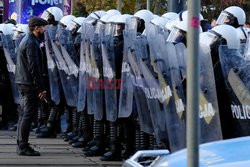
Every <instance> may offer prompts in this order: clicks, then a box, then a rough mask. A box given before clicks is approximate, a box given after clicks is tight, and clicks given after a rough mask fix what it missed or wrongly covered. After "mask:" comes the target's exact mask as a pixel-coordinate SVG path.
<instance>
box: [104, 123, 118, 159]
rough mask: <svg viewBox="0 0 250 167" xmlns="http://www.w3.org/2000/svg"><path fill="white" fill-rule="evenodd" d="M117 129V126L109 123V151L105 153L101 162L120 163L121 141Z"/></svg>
mask: <svg viewBox="0 0 250 167" xmlns="http://www.w3.org/2000/svg"><path fill="white" fill-rule="evenodd" d="M118 129H119V127H118V126H117V124H115V123H112V122H110V129H109V130H110V151H108V152H106V153H105V154H104V155H103V156H102V157H101V158H100V160H101V161H121V160H122V158H121V150H122V149H121V141H120V138H119V136H118V134H119V130H118Z"/></svg>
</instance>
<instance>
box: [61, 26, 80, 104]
mask: <svg viewBox="0 0 250 167" xmlns="http://www.w3.org/2000/svg"><path fill="white" fill-rule="evenodd" d="M57 35H58V36H57V37H58V42H59V43H58V45H59V47H60V50H61V53H62V56H63V59H64V60H65V63H66V65H67V67H68V76H67V79H68V81H69V84H70V88H71V91H72V95H73V101H74V106H77V102H78V86H79V85H78V73H79V70H78V66H77V55H76V51H75V47H74V44H73V40H72V36H71V33H70V31H68V30H65V28H63V27H60V26H59V27H58V30H57Z"/></svg>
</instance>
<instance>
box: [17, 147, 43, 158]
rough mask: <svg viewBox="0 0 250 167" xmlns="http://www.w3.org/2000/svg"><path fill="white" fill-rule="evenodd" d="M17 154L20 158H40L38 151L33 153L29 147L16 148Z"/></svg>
mask: <svg viewBox="0 0 250 167" xmlns="http://www.w3.org/2000/svg"><path fill="white" fill-rule="evenodd" d="M17 154H18V155H22V156H40V153H39V152H38V151H35V150H34V149H33V148H31V147H30V146H27V147H25V148H22V149H21V148H19V147H18V148H17Z"/></svg>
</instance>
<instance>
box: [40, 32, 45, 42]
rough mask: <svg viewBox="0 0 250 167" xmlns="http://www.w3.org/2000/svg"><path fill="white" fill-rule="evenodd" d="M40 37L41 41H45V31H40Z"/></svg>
mask: <svg viewBox="0 0 250 167" xmlns="http://www.w3.org/2000/svg"><path fill="white" fill-rule="evenodd" d="M38 39H39V40H40V41H44V40H45V35H44V33H40V32H39V35H38Z"/></svg>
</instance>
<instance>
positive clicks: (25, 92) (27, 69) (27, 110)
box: [15, 17, 47, 156]
mask: <svg viewBox="0 0 250 167" xmlns="http://www.w3.org/2000/svg"><path fill="white" fill-rule="evenodd" d="M46 25H47V21H45V20H43V19H41V18H38V17H33V18H31V19H30V20H29V30H30V32H29V34H27V35H26V36H25V37H24V38H23V40H22V41H21V43H20V45H19V48H18V52H17V63H16V76H15V82H16V83H17V84H18V89H19V91H20V93H21V110H22V111H21V114H20V117H19V120H18V128H17V145H18V148H17V154H18V155H26V156H39V155H40V153H39V152H37V151H35V150H34V149H33V148H31V147H30V146H29V143H28V140H29V133H30V128H31V122H32V120H33V119H34V118H35V116H36V113H37V110H38V102H39V100H44V101H46V99H45V98H46V91H45V90H46V89H45V86H44V81H43V77H42V62H41V57H42V51H41V48H40V39H41V37H42V36H43V33H44V31H45V26H46Z"/></svg>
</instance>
